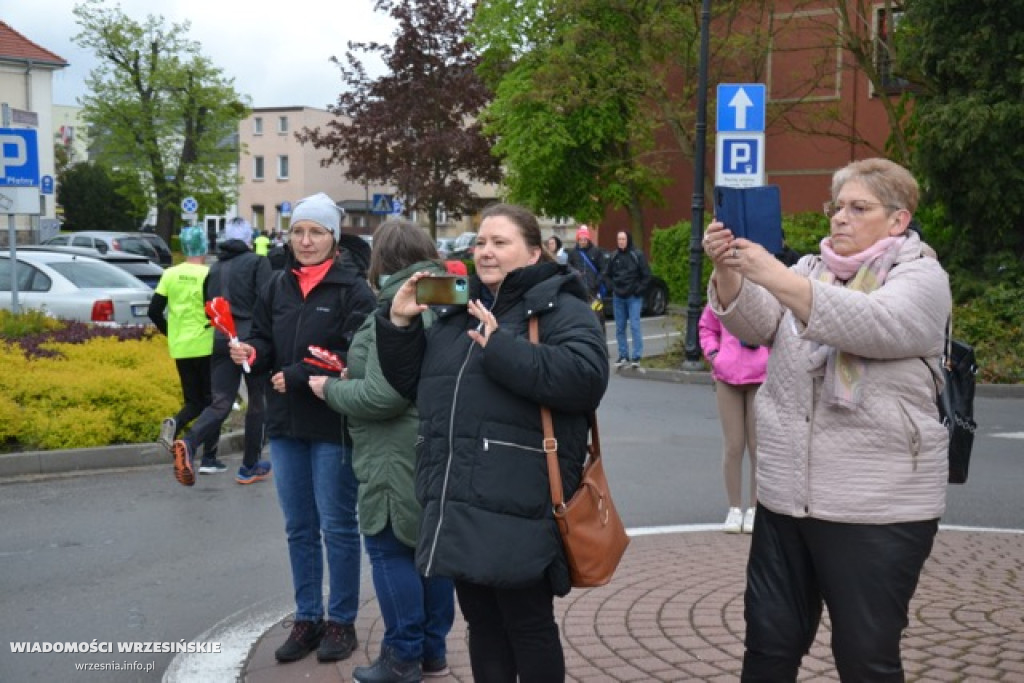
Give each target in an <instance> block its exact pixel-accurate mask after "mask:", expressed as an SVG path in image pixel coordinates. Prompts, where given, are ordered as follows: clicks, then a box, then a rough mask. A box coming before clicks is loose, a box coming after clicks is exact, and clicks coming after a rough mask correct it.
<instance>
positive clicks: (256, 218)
mask: <svg viewBox="0 0 1024 683" xmlns="http://www.w3.org/2000/svg"><path fill="white" fill-rule="evenodd" d="M266 226H267V220H266V217H265V216H264V213H263V205H262V204H253V205H252V227H254V228H255V229H257V230H263V229H264V228H265V227H266Z"/></svg>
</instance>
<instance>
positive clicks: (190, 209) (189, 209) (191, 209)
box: [181, 197, 199, 213]
mask: <svg viewBox="0 0 1024 683" xmlns="http://www.w3.org/2000/svg"><path fill="white" fill-rule="evenodd" d="M181 210H182V211H184V212H185V213H195V212H196V211H198V210H199V202H197V201H196V198H195V197H185V198H184V199H182V200H181Z"/></svg>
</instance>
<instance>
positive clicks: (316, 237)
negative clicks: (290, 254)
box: [288, 228, 333, 242]
mask: <svg viewBox="0 0 1024 683" xmlns="http://www.w3.org/2000/svg"><path fill="white" fill-rule="evenodd" d="M307 237H308V238H309V239H310V241H311V242H319V241H320V240H325V239H327V238H328V237H333V234H332V233H330V232H327V231H326V230H320V229H319V228H310V229H309V230H297V229H292V230H289V231H288V238H289V239H292V240H295V241H296V242H301V241H302V240H304V239H306V238H307Z"/></svg>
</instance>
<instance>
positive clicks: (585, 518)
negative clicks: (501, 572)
mask: <svg viewBox="0 0 1024 683" xmlns="http://www.w3.org/2000/svg"><path fill="white" fill-rule="evenodd" d="M539 337H540V333H539V328H538V322H537V318H536V317H533V318H530V341H531V342H533V343H534V344H537V343H539ZM540 415H541V423H542V425H543V428H544V453H545V454H546V455H547V461H548V481H549V484H550V486H551V505H552V507H553V510H554V514H555V521H556V522H557V523H558V530H559V532H561V534H562V545H563V547H564V548H565V557H566V559H567V560H568V563H569V580H570V582H571V584H572V585H573V587H575V588H592V587H595V586H603V585H605V584H606V583H608V582H609V581H611V579H612V574H614V573H615V568H616V567H618V566H619V562H620V561H621V560H622V556H623V555H624V554H625V552H626V546H628V545H629V536H627V535H626V529H625V527H624V526H623V524H622V519H621V518H620V517H619V513H618V511H617V510H616V509H615V503H613V502H612V495H611V490H610V489H609V488H608V479H607V477H606V476H605V473H604V463H603V461H602V459H601V440H600V437H599V436H598V433H597V415H594V414H591V415H590V445H589V446H588V451H589V457H588V458H587V462H586V464H585V465H584V467H583V478H582V479H581V480H580V486H579V488H578V489H576V492H575V493H574V494H573V495H572V497H571V498H570V499H569V501H568V502H566V500H565V496H564V494H563V492H562V474H561V471H560V470H559V468H558V441H557V440H556V439H555V431H554V425H553V423H552V420H551V411H550V410H549V409H548V408H547V407H546V406H541V408H540Z"/></svg>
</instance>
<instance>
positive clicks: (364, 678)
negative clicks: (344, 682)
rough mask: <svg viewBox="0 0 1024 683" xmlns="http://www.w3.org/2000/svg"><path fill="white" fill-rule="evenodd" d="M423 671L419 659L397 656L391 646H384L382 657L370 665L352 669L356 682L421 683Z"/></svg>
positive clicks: (353, 678) (381, 652)
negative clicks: (407, 660)
mask: <svg viewBox="0 0 1024 683" xmlns="http://www.w3.org/2000/svg"><path fill="white" fill-rule="evenodd" d="M421 680H423V671H422V669H421V668H420V663H419V662H418V661H411V662H404V661H402V660H400V659H397V658H395V656H394V654H393V653H392V652H391V649H390V648H387V647H382V648H381V651H380V657H377V661H375V662H374V663H373V664H371V665H370V666H357V667H356V668H355V669H353V671H352V681H353V682H354V683H419V681H421Z"/></svg>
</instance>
